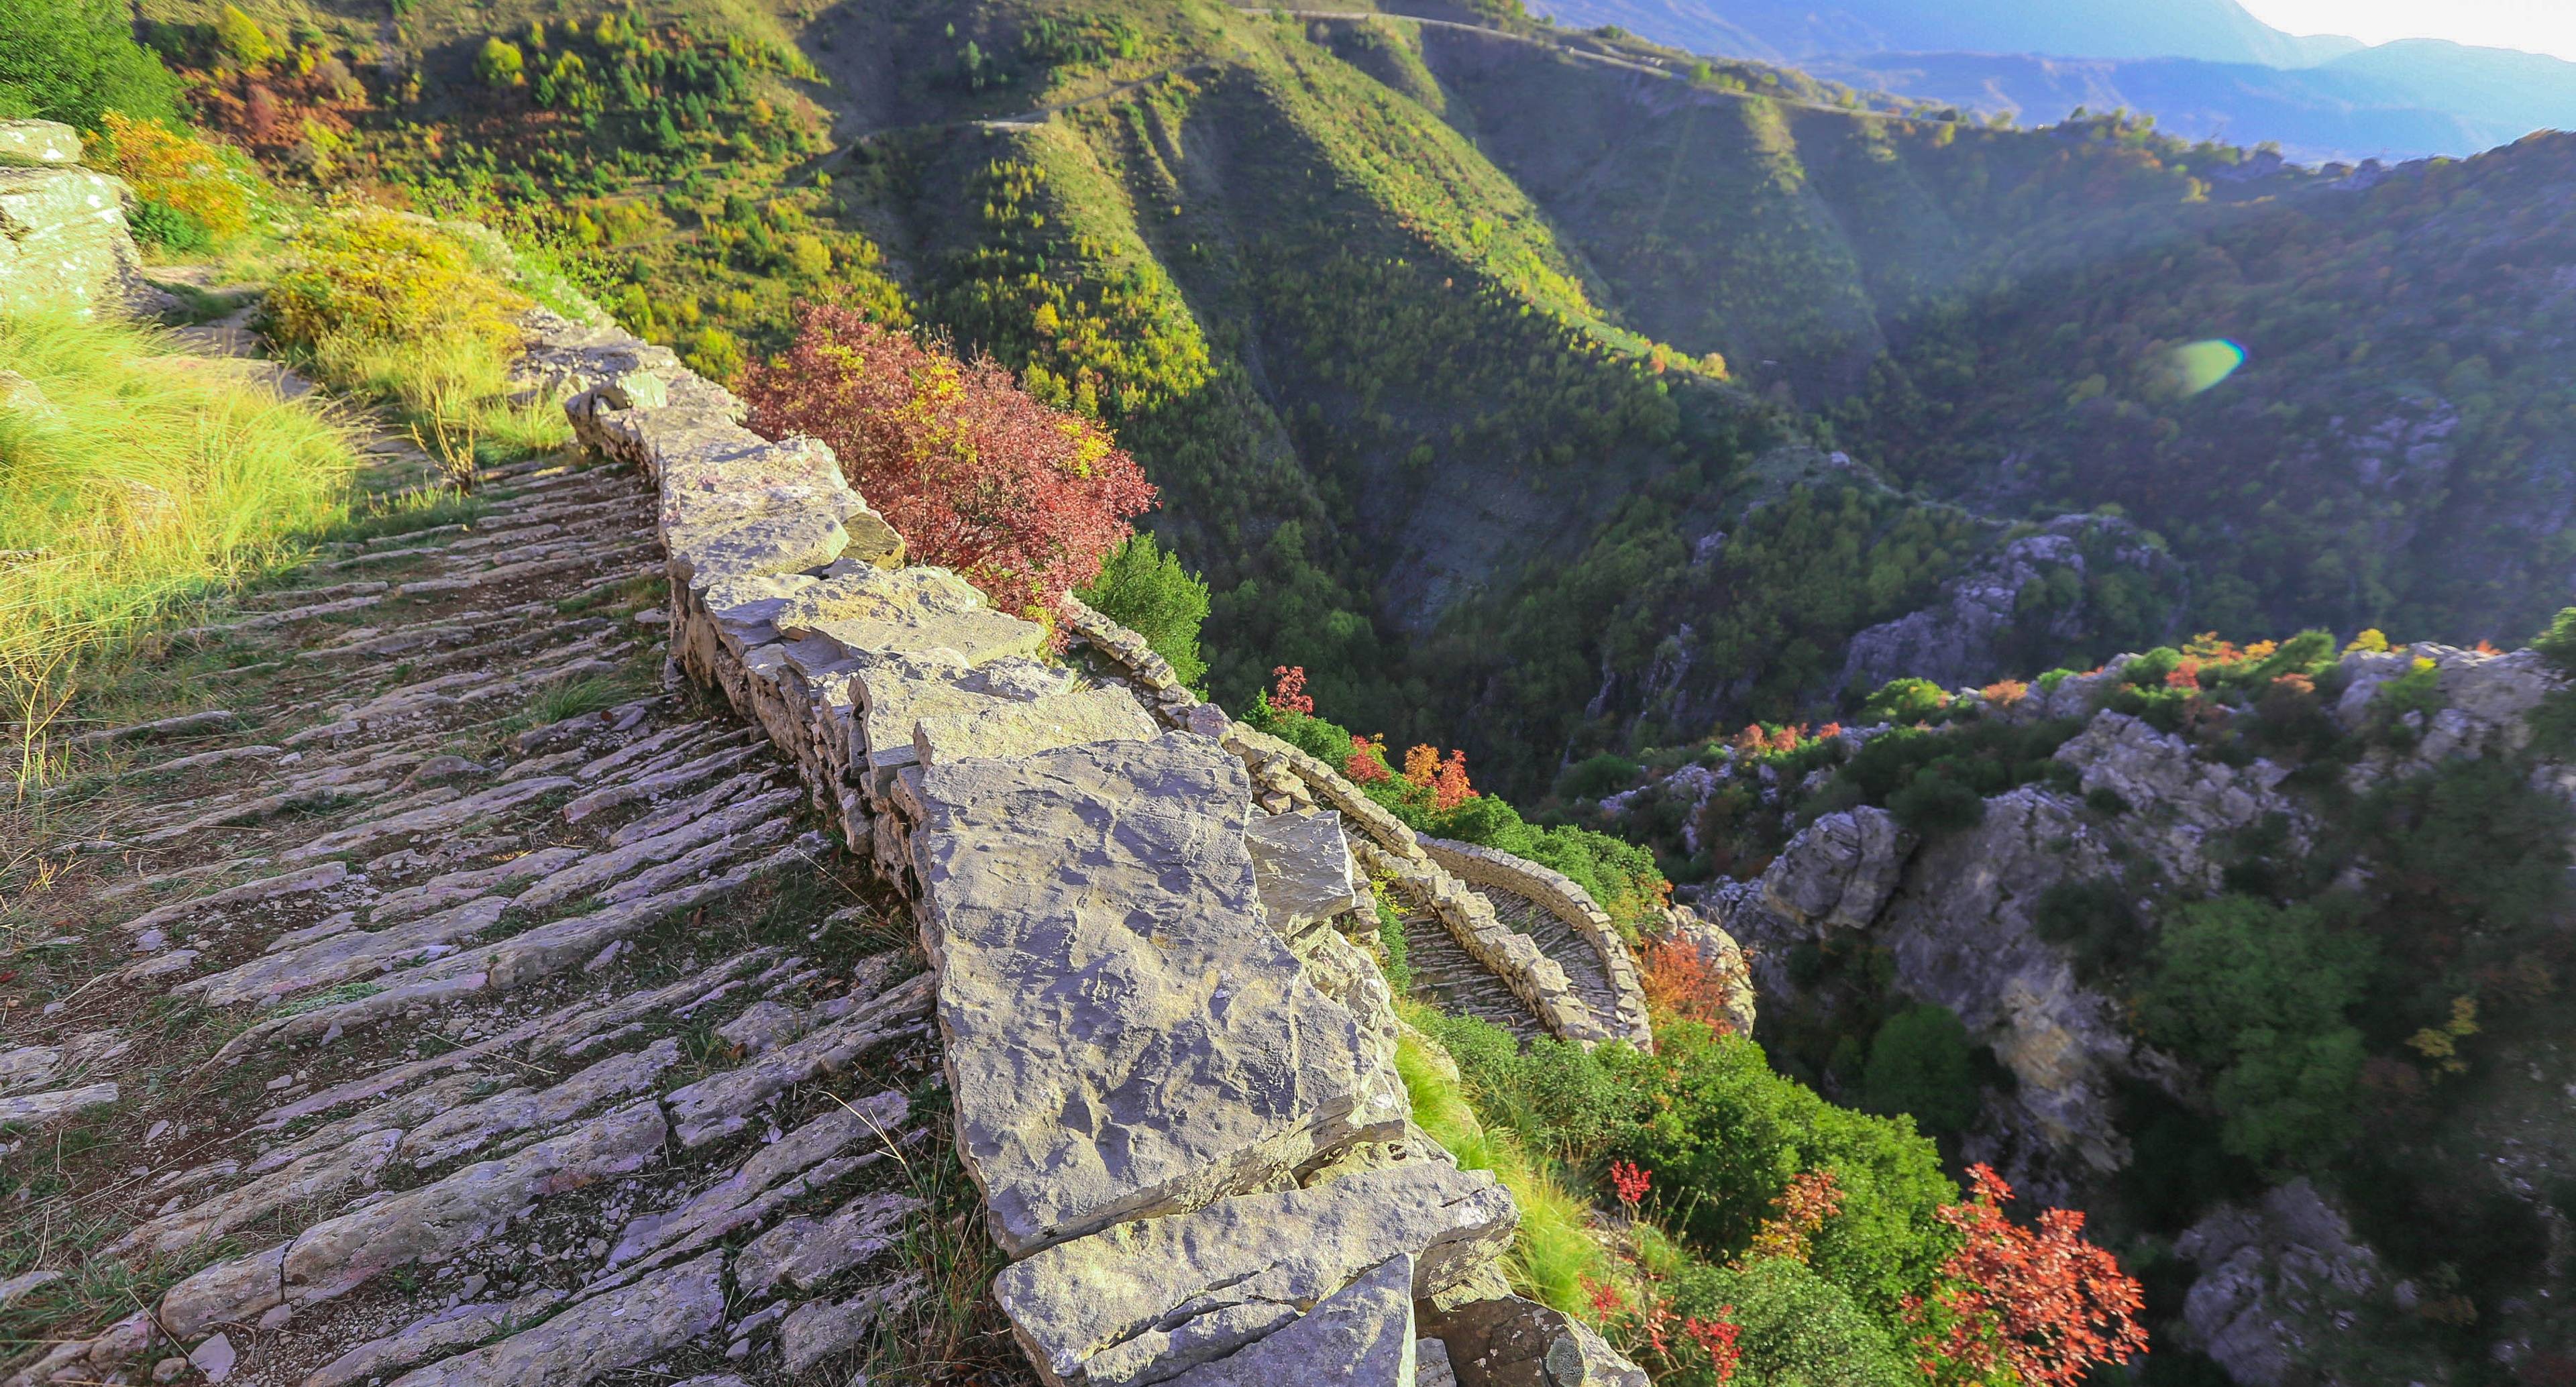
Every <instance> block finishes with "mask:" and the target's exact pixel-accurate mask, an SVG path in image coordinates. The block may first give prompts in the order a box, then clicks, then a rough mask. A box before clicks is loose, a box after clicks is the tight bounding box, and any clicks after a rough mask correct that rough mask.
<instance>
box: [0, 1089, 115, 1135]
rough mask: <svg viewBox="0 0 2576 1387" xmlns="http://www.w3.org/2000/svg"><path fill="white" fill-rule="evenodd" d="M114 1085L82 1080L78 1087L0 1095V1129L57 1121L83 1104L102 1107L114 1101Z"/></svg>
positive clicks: (42, 1125)
mask: <svg viewBox="0 0 2576 1387" xmlns="http://www.w3.org/2000/svg"><path fill="white" fill-rule="evenodd" d="M116 1093H117V1089H116V1085H114V1084H84V1085H82V1086H81V1087H79V1088H65V1089H56V1090H55V1091H54V1092H52V1093H30V1094H26V1095H23V1096H21V1097H17V1098H0V1131H7V1130H9V1129H10V1128H12V1127H22V1128H28V1129H31V1130H40V1129H42V1128H46V1127H50V1126H52V1125H53V1124H55V1123H57V1122H60V1121H61V1120H63V1119H64V1118H66V1117H69V1116H71V1115H72V1114H73V1113H76V1112H80V1111H82V1110H83V1109H85V1108H103V1107H106V1106H107V1105H108V1104H110V1103H113V1102H115V1101H116Z"/></svg>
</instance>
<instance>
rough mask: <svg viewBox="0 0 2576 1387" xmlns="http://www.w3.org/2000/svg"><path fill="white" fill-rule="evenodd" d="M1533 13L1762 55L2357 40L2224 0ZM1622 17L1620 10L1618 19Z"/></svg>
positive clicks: (2281, 50) (2147, 54)
mask: <svg viewBox="0 0 2576 1387" xmlns="http://www.w3.org/2000/svg"><path fill="white" fill-rule="evenodd" d="M1531 8H1532V10H1533V11H1536V12H1543V13H1549V14H1553V15H1555V16H1556V17H1557V18H1558V19H1559V20H1562V21H1564V22H1566V23H1569V24H1583V25H1592V24H1617V25H1620V26H1621V27H1623V28H1630V29H1634V30H1636V31H1637V32H1638V33H1640V34H1644V35H1645V36H1647V37H1648V38H1655V39H1661V40H1663V41H1665V42H1668V43H1684V44H1690V45H1693V46H1696V45H1697V44H1699V43H1700V42H1702V41H1704V39H1703V36H1706V40H1705V41H1718V42H1723V41H1726V40H1731V41H1732V42H1733V43H1734V44H1736V45H1738V46H1736V47H1730V48H1727V49H1725V50H1724V51H1727V52H1729V53H1733V54H1738V55H1740V56H1744V57H1752V58H1761V59H1763V60H1765V61H1767V62H1778V63H1788V64H1792V65H1801V64H1803V63H1804V62H1805V61H1806V60H1807V59H1810V58H1819V57H1833V56H1847V55H1852V54H1859V53H1884V52H1918V53H1919V52H1935V51H1942V52H1976V53H2048V54H2057V55H2063V56H2067V57H2085V58H2198V59H2201V60H2202V61H2205V62H2216V63H2254V64H2258V65H2261V66H2264V67H2307V66H2311V65H2314V64H2317V63H2322V62H2327V61H2330V60H2332V59H2335V58H2339V57H2342V56H2344V55H2345V54H2347V53H2352V52H2355V51H2357V50H2359V49H2360V48H2361V47H2362V44H2361V41H2360V40H2358V39H2350V38H2340V37H2322V36H2321V37H2315V38H2302V37H2299V36H2296V35H2292V34H2286V33H2283V32H2282V31H2280V30H2278V29H2275V28H2273V27H2272V26H2271V25H2268V24H2265V23H2264V22H2263V21H2261V20H2259V19H2256V18H2255V17H2254V16H2253V15H2252V14H2251V13H2250V12H2248V11H2247V10H2246V8H2245V7H2244V6H2242V5H2240V4H2237V3H2236V0H2062V3H2053V4H2045V5H2036V4H2031V3H2029V0H1951V3H1947V4H1942V5H1937V6H1933V5H1922V4H1919V3H1916V0H1842V3H1840V4H1828V5H1814V4H1802V3H1799V2H1798V0H1547V2H1546V3H1541V4H1538V5H1533V6H1532V7H1531ZM1623 16H1624V17H1623Z"/></svg>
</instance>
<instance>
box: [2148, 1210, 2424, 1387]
mask: <svg viewBox="0 0 2576 1387" xmlns="http://www.w3.org/2000/svg"><path fill="white" fill-rule="evenodd" d="M2174 1251H2175V1252H2176V1253H2177V1254H2179V1255H2180V1256H2182V1257H2184V1258H2187V1259H2189V1260H2190V1261H2192V1262H2195V1263H2198V1264H2199V1266H2200V1269H2201V1272H2200V1277H2199V1279H2198V1280H2196V1281H2194V1282H2193V1283H2192V1286H2191V1291H2190V1293H2189V1294H2188V1295H2187V1296H2186V1297H2184V1300H2183V1321H2184V1323H2186V1324H2188V1325H2189V1326H2190V1327H2191V1333H2192V1337H2193V1338H2194V1339H2196V1340H2198V1341H2199V1347H2200V1349H2201V1351H2202V1352H2204V1353H2207V1354H2208V1355H2209V1356H2210V1357H2212V1358H2214V1359H2216V1360H2218V1363H2219V1366H2221V1367H2223V1368H2225V1369H2226V1370H2227V1375H2228V1376H2229V1377H2231V1378H2234V1379H2235V1380H2236V1381H2238V1382H2241V1383H2245V1384H2248V1387H2279V1384H2281V1383H2284V1382H2287V1381H2291V1380H2293V1379H2292V1376H2291V1374H2292V1369H2293V1368H2294V1367H2295V1366H2296V1365H2297V1364H2299V1363H2300V1362H2301V1361H2302V1360H2303V1359H2304V1358H2305V1357H2306V1356H2307V1355H2306V1352H2305V1349H2306V1346H2307V1344H2308V1342H2309V1341H2310V1340H2312V1339H2313V1338H2315V1337H2316V1336H2319V1335H2326V1334H2335V1333H2339V1332H2342V1330H2343V1329H2344V1327H2345V1326H2346V1325H2348V1324H2349V1323H2350V1320H2349V1316H2350V1314H2351V1312H2352V1311H2353V1310H2354V1309H2355V1308H2356V1307H2357V1305H2358V1303H2359V1302H2360V1301H2362V1300H2363V1299H2364V1298H2365V1297H2368V1296H2370V1295H2372V1294H2373V1293H2374V1292H2375V1291H2377V1290H2378V1288H2379V1284H2380V1268H2379V1259H2378V1257H2377V1255H2376V1254H2374V1253H2373V1252H2372V1251H2371V1250H2370V1248H2369V1247H2367V1246H2365V1245H2363V1244H2362V1243H2361V1242H2359V1241H2358V1240H2356V1239H2355V1238H2354V1237H2353V1234H2352V1228H2351V1226H2350V1225H2349V1224H2347V1223H2346V1222H2345V1220H2344V1216H2343V1214H2342V1213H2341V1212H2339V1211H2337V1210H2336V1209H2335V1207H2334V1206H2333V1205H2331V1204H2328V1203H2327V1202H2326V1201H2325V1199H2324V1197H2323V1196H2321V1195H2319V1194H2318V1193H2317V1190H2316V1187H2315V1186H2314V1185H2312V1184H2310V1183H2309V1182H2308V1181H2307V1180H2306V1179H2304V1178H2302V1179H2298V1180H2293V1181H2291V1182H2290V1183H2288V1184H2286V1185H2282V1186H2280V1187H2278V1188H2276V1189H2273V1190H2270V1191H2267V1192H2266V1193H2265V1194H2264V1195H2263V1197H2262V1199H2261V1201H2260V1202H2259V1203H2257V1204H2254V1205H2252V1206H2250V1207H2248V1206H2243V1205H2234V1204H2228V1205H2221V1206H2220V1207H2218V1208H2216V1209H2214V1210H2212V1211H2210V1212H2209V1213H2208V1214H2205V1215H2203V1216H2202V1218H2201V1220H2200V1221H2199V1222H2198V1223H2195V1224H2193V1225H2192V1226H2191V1227H2190V1228H2189V1229H2187V1230H2185V1231H2184V1233H2183V1235H2182V1236H2181V1237H2179V1238H2176V1239H2175V1240H2174Z"/></svg>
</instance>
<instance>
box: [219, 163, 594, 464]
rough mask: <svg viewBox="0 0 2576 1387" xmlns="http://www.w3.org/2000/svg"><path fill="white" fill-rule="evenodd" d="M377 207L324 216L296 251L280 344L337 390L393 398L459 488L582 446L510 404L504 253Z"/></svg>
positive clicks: (555, 425) (555, 417) (545, 409)
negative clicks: (519, 462) (482, 469)
mask: <svg viewBox="0 0 2576 1387" xmlns="http://www.w3.org/2000/svg"><path fill="white" fill-rule="evenodd" d="M479 230H480V229H479V228H465V229H464V230H462V231H452V230H451V229H450V228H448V227H446V226H443V225H440V224H438V223H434V222H430V221H428V220H426V219H424V218H420V217H411V216H405V215H403V214H401V213H396V212H388V211H383V210H381V209H376V208H364V209H356V210H351V211H346V212H341V213H337V214H334V215H331V216H326V217H318V218H316V219H314V220H313V221H311V222H309V223H307V224H306V225H305V227H304V228H303V229H302V230H301V231H299V232H297V233H296V236H295V238H294V240H292V241H291V242H289V243H288V246H287V252H288V256H289V262H288V267H287V268H286V270H285V271H283V272H282V273H280V274H279V275H278V276H277V279H276V282H275V283H274V284H273V285H272V286H271V287H270V290H269V295H268V319H267V328H268V333H269V335H270V337H271V338H272V339H274V340H275V341H277V342H278V343H279V344H281V345H283V346H285V347H288V348H290V349H291V350H293V351H295V352H296V353H298V354H299V355H301V356H302V358H303V359H305V360H306V361H308V362H310V363H311V364H312V366H313V367H314V368H315V369H316V370H317V371H318V372H320V374H321V375H322V376H323V377H325V378H326V379H328V380H330V381H332V382H334V383H336V384H339V385H341V386H344V387H348V388H352V389H357V390H363V391H366V392H369V393H371V394H375V395H379V396H382V397H384V398H386V399H388V400H391V401H393V402H394V403H395V404H396V405H397V406H399V407H400V409H401V411H402V412H403V414H404V415H405V416H406V417H407V419H408V420H409V421H410V422H411V423H412V425H413V427H414V430H415V432H416V433H418V434H420V435H421V436H422V441H423V443H424V444H426V445H427V446H428V447H429V448H430V450H431V451H432V452H433V453H434V454H435V455H437V456H438V457H439V459H440V461H441V462H443V463H444V464H445V465H446V466H447V468H448V470H449V471H450V472H451V473H452V474H454V475H456V476H457V477H459V478H460V479H461V478H464V477H468V476H470V475H471V474H472V472H473V469H474V468H475V466H476V465H477V464H478V463H488V462H500V461H508V460H511V459H513V458H517V457H522V456H526V455H529V454H532V453H537V452H542V451H546V450H548V449H552V448H556V447H560V446H562V445H563V444H564V443H566V442H568V441H570V431H569V429H568V428H567V427H566V425H565V423H564V420H563V412H562V411H561V410H560V409H558V408H556V407H555V405H554V402H552V401H548V400H539V401H535V402H534V403H532V404H529V405H526V406H514V405H512V404H510V403H509V398H508V397H509V395H510V393H511V387H510V378H509V377H510V361H511V358H512V357H513V356H514V355H516V353H517V350H518V346H519V341H520V336H521V333H520V328H519V326H518V323H517V321H516V318H517V315H518V314H519V313H521V312H523V311H525V310H526V309H527V308H528V307H529V306H530V303H531V301H530V300H529V299H528V297H527V296H526V295H524V294H521V293H519V292H518V291H517V290H515V289H512V288H509V287H507V284H506V281H507V280H508V279H510V278H514V277H515V276H516V273H517V268H516V265H515V263H513V262H511V261H510V260H509V259H508V252H507V249H506V247H502V246H499V245H498V243H497V242H495V243H493V244H491V245H483V244H480V243H478V242H477V241H475V240H473V239H471V233H473V232H476V231H479Z"/></svg>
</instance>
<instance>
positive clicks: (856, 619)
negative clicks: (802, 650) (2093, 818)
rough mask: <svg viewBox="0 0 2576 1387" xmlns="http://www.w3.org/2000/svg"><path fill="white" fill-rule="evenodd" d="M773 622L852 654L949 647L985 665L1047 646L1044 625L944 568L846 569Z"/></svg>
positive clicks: (800, 596) (787, 632)
mask: <svg viewBox="0 0 2576 1387" xmlns="http://www.w3.org/2000/svg"><path fill="white" fill-rule="evenodd" d="M770 620H771V622H772V624H774V625H775V626H776V627H777V628H778V632H779V634H780V635H782V636H784V637H786V638H787V639H789V640H803V639H805V638H806V637H808V636H824V637H827V638H829V639H830V640H831V641H833V642H834V643H835V644H837V645H839V646H840V647H841V648H842V649H843V650H844V651H846V652H848V653H849V654H852V655H867V654H878V653H883V652H888V651H898V652H922V651H930V650H951V651H955V652H956V653H957V654H958V655H960V656H963V657H964V658H965V660H966V662H967V663H968V664H975V665H980V664H983V663H985V662H986V661H988V660H996V659H1000V658H1002V657H1003V656H1006V655H1035V654H1036V653H1038V651H1040V650H1042V649H1044V648H1045V646H1046V630H1045V628H1044V627H1041V626H1039V625H1038V624H1036V623H1035V622H1029V621H1022V620H1020V619H1019V618H1017V617H1013V616H1005V615H1003V614H1002V613H1000V612H997V611H994V610H992V609H991V608H990V607H987V606H985V605H984V597H983V594H982V593H979V592H977V591H975V589H974V588H973V587H971V586H969V585H968V584H967V583H966V581H965V580H964V579H962V578H960V577H958V576H957V575H956V574H954V573H950V572H948V571H947V570H946V569H941V568H903V569H895V570H892V571H885V570H880V569H873V568H867V567H862V566H858V565H843V566H842V567H841V570H840V571H837V572H836V573H835V574H834V575H833V576H831V577H829V578H827V579H825V580H824V581H823V582H821V583H818V584H816V585H814V586H813V587H810V588H807V589H805V590H803V591H801V592H799V593H797V594H796V595H795V596H794V597H791V598H789V599H788V600H787V602H786V603H785V604H784V606H782V607H781V609H780V610H779V611H778V613H777V614H776V615H775V616H773V617H771V618H770Z"/></svg>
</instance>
